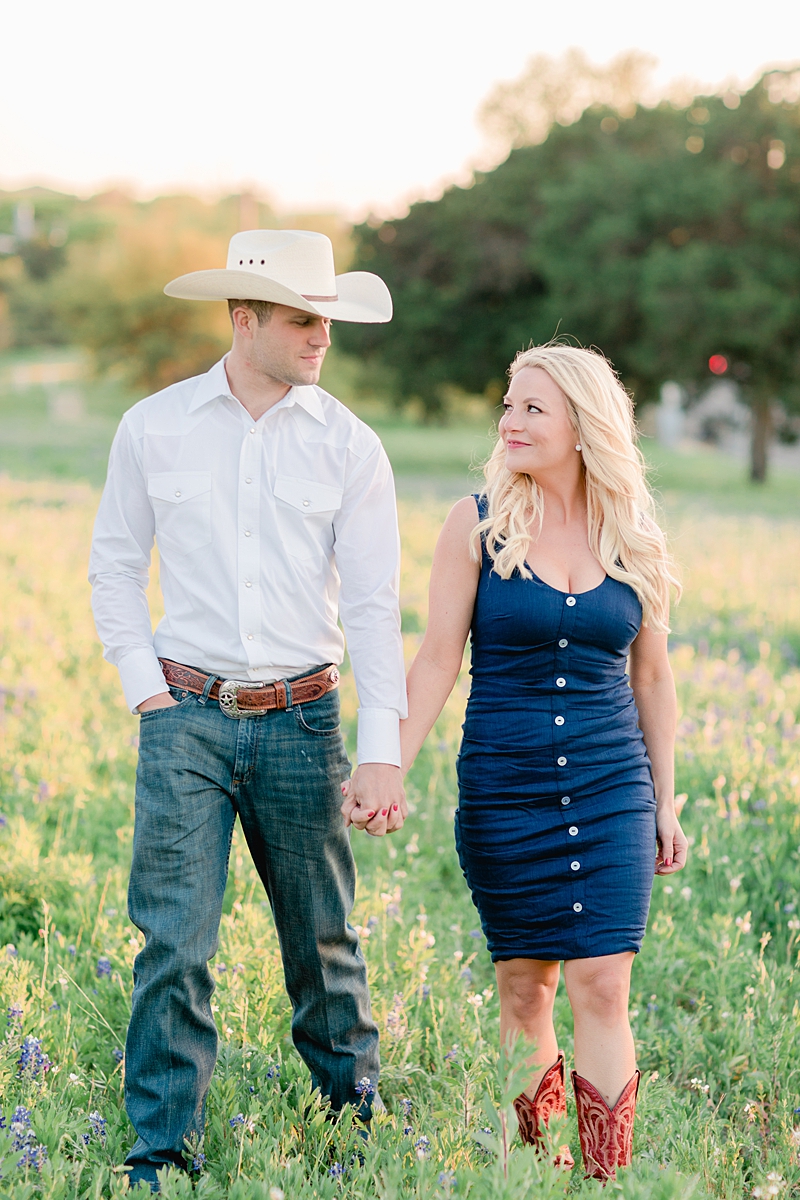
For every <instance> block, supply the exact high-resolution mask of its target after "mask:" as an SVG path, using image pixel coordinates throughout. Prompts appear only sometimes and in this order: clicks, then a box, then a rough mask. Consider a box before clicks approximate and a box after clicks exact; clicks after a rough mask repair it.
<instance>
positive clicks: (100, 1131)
mask: <svg viewBox="0 0 800 1200" xmlns="http://www.w3.org/2000/svg"><path fill="white" fill-rule="evenodd" d="M89 1124H90V1125H91V1127H92V1133H93V1134H94V1136H95V1137H96V1138H97V1139H98V1141H99V1142H100V1144H101V1145H103V1146H105V1144H106V1124H107V1122H106V1119H105V1117H101V1116H100V1113H99V1112H90V1113H89Z"/></svg>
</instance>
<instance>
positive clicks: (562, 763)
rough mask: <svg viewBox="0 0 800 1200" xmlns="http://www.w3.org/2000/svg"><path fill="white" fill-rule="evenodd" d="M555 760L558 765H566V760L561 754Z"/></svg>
mask: <svg viewBox="0 0 800 1200" xmlns="http://www.w3.org/2000/svg"><path fill="white" fill-rule="evenodd" d="M556 762H557V763H558V765H559V766H560V767H565V766H566V765H567V760H566V759H565V758H564V755H563V754H562V755H560V756H559V757H558V758H557V759H556Z"/></svg>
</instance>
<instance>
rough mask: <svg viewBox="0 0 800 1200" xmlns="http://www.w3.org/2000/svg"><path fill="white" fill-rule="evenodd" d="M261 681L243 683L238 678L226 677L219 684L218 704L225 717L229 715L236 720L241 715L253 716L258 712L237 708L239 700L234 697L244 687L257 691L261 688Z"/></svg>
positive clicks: (249, 690) (247, 689) (250, 690)
mask: <svg viewBox="0 0 800 1200" xmlns="http://www.w3.org/2000/svg"><path fill="white" fill-rule="evenodd" d="M263 687H264V684H263V683H250V682H249V681H248V682H247V683H244V682H243V681H242V680H239V679H226V680H225V682H224V683H221V684H220V685H219V706H220V708H221V709H222V711H223V712H224V713H225V716H226V717H231V719H232V720H234V721H238V720H241V718H242V717H255V716H257V715H258V714H257V713H255V712H251V711H250V710H249V709H244V710H243V709H241V708H239V702H238V700H237V699H236V697H237V696H238V694H239V692H241V691H242V689H244V690H245V691H247V692H255V691H258V689H259V688H263Z"/></svg>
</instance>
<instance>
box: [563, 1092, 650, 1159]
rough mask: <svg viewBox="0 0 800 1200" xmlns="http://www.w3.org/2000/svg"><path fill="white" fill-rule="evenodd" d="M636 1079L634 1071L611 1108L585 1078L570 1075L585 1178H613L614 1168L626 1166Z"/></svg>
mask: <svg viewBox="0 0 800 1200" xmlns="http://www.w3.org/2000/svg"><path fill="white" fill-rule="evenodd" d="M640 1078H641V1075H640V1073H639V1072H638V1071H635V1072H634V1074H633V1075H632V1076H631V1078H630V1079H629V1080H628V1082H627V1083H626V1084H625V1087H624V1088H623V1089H622V1095H621V1096H620V1097H619V1099H618V1100H617V1102H616V1104H615V1105H614V1107H613V1109H612V1108H609V1106H608V1104H607V1103H606V1101H605V1099H604V1098H603V1097H602V1096H601V1095H600V1093H599V1092H598V1090H597V1088H596V1087H594V1085H593V1084H591V1083H589V1081H588V1079H583V1078H582V1077H581V1076H580V1075H579V1074H578V1073H577V1071H573V1072H572V1086H573V1088H574V1090H575V1104H576V1107H577V1110H578V1134H579V1136H580V1139H581V1153H582V1154H583V1164H584V1167H585V1170H586V1177H587V1179H602V1180H608V1179H616V1173H617V1167H627V1166H629V1165H630V1161H631V1150H632V1145H633V1122H634V1117H635V1114H636V1097H637V1094H638V1091H639V1080H640Z"/></svg>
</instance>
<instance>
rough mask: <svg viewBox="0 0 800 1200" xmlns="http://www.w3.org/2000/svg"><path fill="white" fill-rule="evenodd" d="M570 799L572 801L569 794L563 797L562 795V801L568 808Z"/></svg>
mask: <svg viewBox="0 0 800 1200" xmlns="http://www.w3.org/2000/svg"><path fill="white" fill-rule="evenodd" d="M569 801H570V797H569V796H562V797H561V803H562V804H563V805H564V807H565V808H566V806H567V805H568V804H569Z"/></svg>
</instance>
